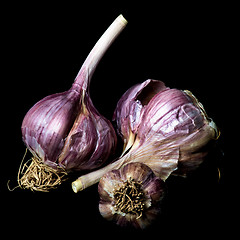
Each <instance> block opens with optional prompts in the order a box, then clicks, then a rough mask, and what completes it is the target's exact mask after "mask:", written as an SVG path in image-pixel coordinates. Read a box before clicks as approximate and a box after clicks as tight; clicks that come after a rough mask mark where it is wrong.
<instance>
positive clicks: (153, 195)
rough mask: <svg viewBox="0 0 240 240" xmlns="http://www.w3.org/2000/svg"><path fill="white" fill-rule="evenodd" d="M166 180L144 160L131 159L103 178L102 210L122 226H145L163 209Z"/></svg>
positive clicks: (101, 185)
mask: <svg viewBox="0 0 240 240" xmlns="http://www.w3.org/2000/svg"><path fill="white" fill-rule="evenodd" d="M164 191H165V183H164V182H163V181H162V180H161V179H160V178H158V177H156V176H155V175H154V173H153V171H152V170H151V169H150V168H149V167H147V166H146V165H145V164H142V163H129V164H127V165H125V166H124V167H123V168H120V169H119V170H112V171H110V172H108V173H106V174H105V175H104V176H103V177H102V178H101V180H100V182H99V185H98V192H99V196H100V202H99V211H100V213H101V215H102V216H103V217H104V218H106V219H107V220H112V221H115V222H116V223H117V224H118V225H120V226H127V225H133V226H134V227H136V228H142V229H143V228H146V227H147V226H148V225H150V224H151V223H152V221H153V220H155V219H156V217H157V216H158V215H159V213H160V203H161V200H162V199H163V196H164Z"/></svg>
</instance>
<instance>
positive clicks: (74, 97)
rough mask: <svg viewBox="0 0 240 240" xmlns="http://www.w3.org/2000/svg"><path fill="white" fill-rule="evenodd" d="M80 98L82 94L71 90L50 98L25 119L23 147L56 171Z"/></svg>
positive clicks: (23, 123)
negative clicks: (24, 145)
mask: <svg viewBox="0 0 240 240" xmlns="http://www.w3.org/2000/svg"><path fill="white" fill-rule="evenodd" d="M79 98H80V94H79V93H78V92H76V91H72V90H69V91H66V92H63V93H56V94H53V95H50V96H47V97H45V98H43V99H42V100H40V101H39V102H37V103H36V104H35V105H34V106H33V107H32V108H31V109H30V110H29V111H28V112H27V114H26V115H25V117H24V119H23V122H22V137H23V141H24V143H25V144H26V146H27V148H28V149H29V150H30V151H31V152H32V154H33V155H34V156H35V157H38V158H40V159H41V160H42V161H43V162H44V163H46V164H47V165H49V166H51V167H56V163H57V159H58V156H59V155H60V153H61V151H62V149H63V146H64V139H65V138H66V136H67V134H68V133H69V131H70V129H71V127H72V125H73V122H74V120H75V117H76V113H77V112H78V109H79V104H78V103H79ZM63 123H64V124H63Z"/></svg>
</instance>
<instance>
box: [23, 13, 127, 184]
mask: <svg viewBox="0 0 240 240" xmlns="http://www.w3.org/2000/svg"><path fill="white" fill-rule="evenodd" d="M126 24H127V21H126V20H125V19H124V18H123V16H122V15H120V16H119V17H118V18H116V19H115V21H114V22H113V23H112V24H111V25H110V26H109V28H108V29H107V30H106V31H105V33H104V34H103V35H102V36H101V38H100V39H99V40H98V42H97V43H96V44H95V46H94V47H93V49H92V51H91V52H90V53H89V55H88V57H87V58H86V60H85V62H84V63H83V65H82V67H81V69H80V71H79V73H78V75H77V77H76V79H75V81H74V83H73V85H72V87H71V88H70V89H69V90H68V91H66V92H63V93H57V94H53V95H51V96H47V97H45V98H44V99H42V100H40V101H39V102H37V103H36V104H35V105H34V106H33V107H32V108H31V109H30V110H29V111H28V113H27V114H26V116H25V117H24V120H23V123H22V136H23V141H24V143H25V144H26V146H27V148H28V149H29V150H30V151H31V153H32V154H33V156H34V158H37V159H39V160H40V161H41V162H42V163H43V164H45V165H47V166H49V167H51V168H54V169H59V167H60V168H61V169H64V170H66V171H69V170H82V169H87V170H91V169H94V168H97V167H99V166H101V165H102V164H103V163H104V162H105V161H106V160H107V158H108V157H109V156H110V154H111V153H112V152H114V149H115V146H116V134H115V131H114V129H113V127H112V125H111V123H110V121H108V120H107V119H106V118H104V117H103V116H102V115H101V114H100V113H99V112H98V111H97V110H96V108H95V107H94V105H93V103H92V101H91V99H90V96H89V83H90V80H91V77H92V75H93V73H94V71H95V69H96V66H97V65H98V63H99V61H100V60H101V58H102V57H103V55H104V53H105V52H106V50H107V49H108V48H109V47H110V45H111V43H112V42H113V41H114V40H115V39H116V38H117V36H118V35H119V34H120V32H121V31H122V30H123V29H124V27H125V26H126ZM43 180H44V179H43Z"/></svg>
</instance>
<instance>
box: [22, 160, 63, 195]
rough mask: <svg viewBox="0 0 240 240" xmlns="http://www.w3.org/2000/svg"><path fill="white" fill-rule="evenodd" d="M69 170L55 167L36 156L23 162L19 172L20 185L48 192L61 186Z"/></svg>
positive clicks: (24, 187)
mask: <svg viewBox="0 0 240 240" xmlns="http://www.w3.org/2000/svg"><path fill="white" fill-rule="evenodd" d="M66 175H67V172H66V171H65V170H64V169H62V168H60V167H59V168H57V169H53V168H51V167H49V166H47V165H46V164H44V163H43V162H42V161H41V160H39V159H38V158H36V157H32V158H31V159H30V160H28V161H27V162H26V163H25V164H23V166H22V164H21V166H20V168H19V173H18V185H19V187H20V188H23V189H30V190H32V191H41V192H48V191H49V190H51V189H54V188H56V187H57V186H59V185H60V184H61V183H62V181H63V180H64V179H63V178H64V177H65V176H66Z"/></svg>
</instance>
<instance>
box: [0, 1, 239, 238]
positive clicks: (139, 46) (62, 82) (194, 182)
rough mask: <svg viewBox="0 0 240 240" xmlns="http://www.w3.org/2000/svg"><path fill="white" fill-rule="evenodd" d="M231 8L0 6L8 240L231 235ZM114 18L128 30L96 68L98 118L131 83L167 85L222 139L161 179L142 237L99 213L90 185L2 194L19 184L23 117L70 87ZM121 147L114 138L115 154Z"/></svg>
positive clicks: (94, 188) (93, 85)
mask: <svg viewBox="0 0 240 240" xmlns="http://www.w3.org/2000/svg"><path fill="white" fill-rule="evenodd" d="M78 5H79V4H78ZM232 10H233V8H232V7H230V6H223V5H210V4H209V3H208V4H206V5H205V4H203V3H202V4H201V5H197V4H196V6H195V5H186V6H183V5H180V4H178V5H174V4H172V5H169V6H165V5H164V4H160V5H159V4H157V5H156V6H154V5H150V4H149V5H145V6H142V7H141V6H135V7H131V8H130V7H128V6H127V5H124V4H122V6H121V7H113V6H111V5H110V6H109V5H104V4H102V6H101V7H98V6H93V4H92V6H91V4H89V6H81V7H80V6H77V5H76V6H75V5H71V4H67V5H65V4H64V3H61V4H60V3H57V4H56V5H53V4H52V5H51V4H41V5H39V4H37V3H32V4H31V5H27V4H26V5H22V3H21V4H19V6H17V5H10V4H9V6H6V7H5V10H4V11H5V13H6V14H5V16H6V17H5V21H4V22H5V23H6V24H5V25H4V27H3V31H4V34H3V41H4V44H3V50H4V55H3V56H4V68H3V71H4V73H5V71H6V75H5V76H7V77H5V79H4V81H2V82H4V85H3V87H4V88H2V89H4V90H6V94H8V97H7V98H5V97H4V99H3V100H2V106H3V108H2V111H3V112H4V113H3V114H2V118H3V121H4V123H3V126H2V130H3V146H2V156H4V157H2V158H1V161H2V164H1V165H2V171H1V172H2V173H1V182H0V195H1V199H2V200H3V204H2V205H1V216H2V217H3V221H4V222H5V223H4V225H3V226H1V228H2V229H4V228H6V227H8V228H6V229H8V230H7V231H8V234H9V235H11V234H12V235H13V234H15V233H19V234H20V235H21V236H24V237H29V238H30V237H37V236H39V235H41V236H42V237H46V236H49V237H58V236H68V237H72V236H75V237H77V238H81V237H82V235H81V234H85V233H87V234H88V236H95V235H96V234H99V235H103V236H104V237H107V238H111V239H113V238H115V237H120V236H128V235H131V236H134V237H141V236H145V235H146V236H149V234H153V235H155V236H159V238H160V237H162V236H165V237H167V236H170V238H171V237H172V238H178V237H179V238H182V237H184V238H189V239H193V238H195V237H196V236H199V237H205V236H207V235H208V236H209V235H210V236H211V237H217V236H221V234H223V233H225V232H227V233H229V232H231V231H229V230H228V229H227V228H226V225H227V223H228V222H229V221H230V219H229V218H230V217H229V216H230V214H229V213H231V210H230V209H231V207H232V206H233V201H232V200H233V195H234V194H233V191H232V190H231V189H230V185H229V184H228V179H229V178H228V177H227V175H228V174H229V172H230V171H229V169H230V159H232V158H231V157H230V154H229V153H230V147H229V145H228V144H229V142H230V136H229V131H228V130H227V129H228V128H227V125H228V123H227V119H228V115H229V114H230V112H231V109H230V108H229V107H224V106H226V101H227V100H226V90H228V88H229V86H230V85H231V86H232V84H234V82H233V81H234V78H233V77H232V76H231V73H232V69H234V63H233V61H232V60H231V59H232V57H231V53H232V52H233V49H234V46H233V44H234V43H233V41H234V31H233V29H232V25H233V23H234V18H235V16H234V13H231V11H232ZM120 13H122V14H123V16H124V17H125V18H126V19H127V20H128V22H129V24H128V26H127V27H126V29H125V30H124V31H123V32H122V33H121V35H120V36H119V38H118V39H117V40H116V41H115V42H114V44H113V45H112V46H111V48H110V49H109V50H108V52H107V53H106V55H105V56H104V58H103V59H102V61H101V62H100V64H99V66H98V67H97V69H96V72H95V74H94V76H93V78H92V82H91V86H90V93H91V97H92V100H93V103H94V105H95V106H96V108H97V109H98V110H99V112H100V113H101V114H103V115H104V116H106V117H107V118H108V119H111V117H112V114H113V111H114V108H115V106H116V103H117V101H118V99H119V98H120V97H121V95H122V94H123V93H124V92H125V91H126V90H127V89H128V88H129V87H131V86H132V85H133V84H135V83H139V82H143V81H144V80H146V79H148V78H152V79H158V80H162V81H164V82H165V84H166V85H167V86H169V87H176V88H179V89H188V90H190V91H192V92H193V93H194V94H195V95H196V96H197V97H198V99H199V100H200V101H201V102H202V103H203V105H204V107H205V109H206V111H207V113H208V114H209V116H210V117H212V118H213V119H214V121H215V122H216V124H217V125H218V127H219V128H220V130H221V133H222V134H221V137H220V139H219V144H218V148H217V151H216V153H214V154H212V155H211V156H210V158H209V161H208V164H205V165H204V166H202V168H201V169H199V170H198V171H197V172H196V173H195V174H193V175H192V176H190V177H189V178H188V179H182V178H174V177H171V178H169V179H168V180H167V183H168V196H167V198H166V199H165V202H164V207H163V212H162V215H161V216H160V217H159V219H158V220H157V221H156V223H155V224H153V225H152V226H151V227H150V228H148V229H146V230H145V231H143V232H142V231H136V230H132V229H124V228H120V227H118V226H116V225H114V224H113V223H111V222H107V221H106V220H105V219H103V218H102V217H101V215H100V214H99V212H98V200H99V197H98V193H97V185H95V186H92V187H90V188H89V189H86V190H85V191H83V192H80V193H78V194H75V193H73V192H72V190H71V186H70V183H71V181H68V182H65V183H64V184H63V185H62V186H61V187H60V188H59V189H58V190H54V191H52V192H50V193H38V192H31V191H28V190H21V189H16V190H15V191H13V192H10V191H8V189H7V181H8V180H10V186H11V187H14V186H16V184H17V182H16V178H17V172H18V168H19V165H20V161H21V159H22V156H23V154H24V151H25V146H24V144H23V142H22V139H21V131H20V128H21V122H22V119H23V117H24V115H25V114H26V112H27V111H28V110H29V108H30V107H31V106H32V105H33V104H34V103H36V102H37V101H38V100H40V99H42V98H43V97H45V96H47V95H50V94H53V93H56V92H62V91H65V90H67V89H68V88H70V86H71V84H72V82H73V80H74V78H75V76H76V74H77V73H78V70H79V68H80V67H81V64H82V63H83V61H84V60H85V58H86V56H87V54H88V53H89V51H90V50H91V48H92V47H93V45H94V44H95V42H96V41H97V40H98V38H99V37H100V36H101V34H102V33H103V32H104V31H105V30H106V28H107V27H108V26H109V24H110V23H111V22H112V21H113V20H114V19H115V18H116V17H117V16H118V15H119V14H120ZM5 84H6V85H5ZM2 93H4V91H2ZM232 101H234V100H233V99H232ZM121 147H122V146H121V142H119V151H120V150H121ZM223 153H224V156H223ZM29 157H30V155H29ZM235 160H236V159H235ZM231 164H232V162H231ZM217 168H220V171H221V178H220V181H219V180H218V171H217ZM229 182H230V181H229ZM231 185H232V184H231ZM229 200H230V201H229ZM229 202H231V204H229ZM3 212H4V213H3ZM2 213H3V215H2ZM9 229H12V230H13V231H12V232H11V231H10V232H9ZM89 229H90V230H89ZM33 232H34V235H32V234H33ZM73 234H74V235H73ZM76 234H79V236H77V235H76ZM20 235H19V236H20ZM84 236H85V237H86V235H84ZM136 239H137V238H136Z"/></svg>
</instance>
